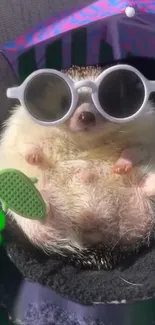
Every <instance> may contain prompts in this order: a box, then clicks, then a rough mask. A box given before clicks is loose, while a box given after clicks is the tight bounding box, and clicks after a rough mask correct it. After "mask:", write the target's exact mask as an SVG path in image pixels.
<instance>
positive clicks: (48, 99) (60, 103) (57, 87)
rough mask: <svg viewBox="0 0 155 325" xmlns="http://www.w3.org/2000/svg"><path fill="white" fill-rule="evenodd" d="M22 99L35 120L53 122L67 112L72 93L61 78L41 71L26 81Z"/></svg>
mask: <svg viewBox="0 0 155 325" xmlns="http://www.w3.org/2000/svg"><path fill="white" fill-rule="evenodd" d="M24 101H25V105H26V107H27V109H28V111H29V113H30V114H31V115H32V116H33V117H35V118H36V119H37V120H40V121H43V122H45V121H46V122H54V121H58V120H60V119H61V118H63V117H64V116H65V115H66V114H67V112H68V111H69V108H70V106H71V102H72V95H71V90H70V88H69V86H68V84H67V83H66V81H65V80H64V79H63V78H61V77H60V76H58V75H55V74H50V73H42V74H40V75H38V76H36V77H34V78H33V79H32V80H31V81H30V82H29V83H28V85H27V87H26V89H25V94H24Z"/></svg>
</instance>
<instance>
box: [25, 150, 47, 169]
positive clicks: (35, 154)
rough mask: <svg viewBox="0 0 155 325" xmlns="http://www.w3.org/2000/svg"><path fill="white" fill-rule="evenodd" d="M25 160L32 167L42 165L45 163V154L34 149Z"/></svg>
mask: <svg viewBox="0 0 155 325" xmlns="http://www.w3.org/2000/svg"><path fill="white" fill-rule="evenodd" d="M25 159H26V161H27V163H28V164H30V165H35V166H36V165H40V164H42V163H43V160H44V157H43V153H42V152H41V150H39V149H32V151H30V152H28V153H27V154H26V155H25Z"/></svg>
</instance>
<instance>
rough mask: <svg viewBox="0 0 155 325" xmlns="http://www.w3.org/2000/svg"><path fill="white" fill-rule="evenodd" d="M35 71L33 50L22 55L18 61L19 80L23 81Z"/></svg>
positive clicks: (35, 64)
mask: <svg viewBox="0 0 155 325" xmlns="http://www.w3.org/2000/svg"><path fill="white" fill-rule="evenodd" d="M35 70H37V63H36V56H35V48H32V49H31V50H29V51H27V52H25V53H23V54H22V55H20V57H19V59H18V71H19V77H20V80H21V81H23V80H25V78H26V77H27V76H29V75H30V74H31V73H32V72H33V71H35Z"/></svg>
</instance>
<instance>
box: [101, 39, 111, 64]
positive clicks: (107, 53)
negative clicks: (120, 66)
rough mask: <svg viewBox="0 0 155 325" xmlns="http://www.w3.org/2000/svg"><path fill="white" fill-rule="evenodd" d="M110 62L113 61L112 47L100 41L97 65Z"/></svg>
mask: <svg viewBox="0 0 155 325" xmlns="http://www.w3.org/2000/svg"><path fill="white" fill-rule="evenodd" d="M112 60H114V56H113V50H112V46H111V45H110V44H108V43H107V42H106V41H105V40H102V41H101V42H100V49H99V65H103V64H105V63H107V62H108V61H112Z"/></svg>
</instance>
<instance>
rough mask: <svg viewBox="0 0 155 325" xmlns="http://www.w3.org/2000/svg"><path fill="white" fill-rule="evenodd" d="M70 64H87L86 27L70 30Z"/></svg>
mask: <svg viewBox="0 0 155 325" xmlns="http://www.w3.org/2000/svg"><path fill="white" fill-rule="evenodd" d="M71 65H77V66H86V65H87V29H86V28H81V29H77V30H75V31H73V32H72V42H71Z"/></svg>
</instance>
